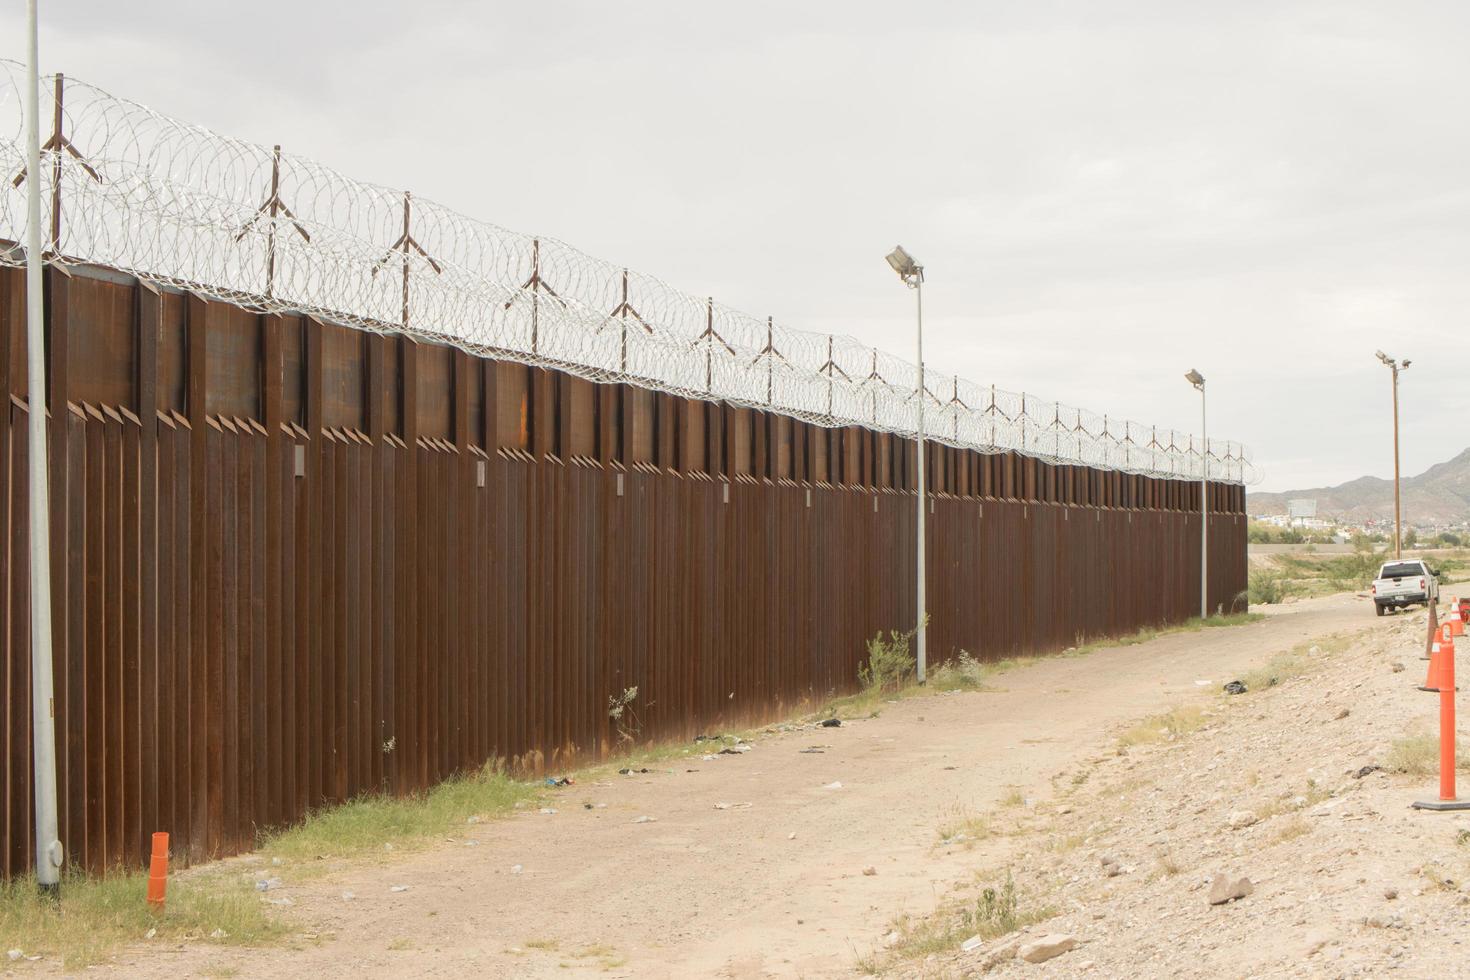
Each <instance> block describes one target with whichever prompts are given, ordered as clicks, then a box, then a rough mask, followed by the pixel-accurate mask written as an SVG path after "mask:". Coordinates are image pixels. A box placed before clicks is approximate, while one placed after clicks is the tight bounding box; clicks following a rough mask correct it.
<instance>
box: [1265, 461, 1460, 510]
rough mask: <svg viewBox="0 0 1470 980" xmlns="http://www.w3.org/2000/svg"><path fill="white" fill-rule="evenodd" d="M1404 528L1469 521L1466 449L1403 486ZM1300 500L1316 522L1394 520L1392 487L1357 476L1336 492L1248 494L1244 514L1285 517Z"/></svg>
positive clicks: (1388, 482) (1390, 483)
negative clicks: (1312, 508) (1309, 503)
mask: <svg viewBox="0 0 1470 980" xmlns="http://www.w3.org/2000/svg"><path fill="white" fill-rule="evenodd" d="M1402 491H1403V509H1404V522H1405V523H1407V524H1457V523H1460V522H1462V521H1470V449H1466V450H1465V451H1464V452H1462V453H1460V455H1458V456H1456V457H1455V458H1454V459H1452V460H1449V461H1448V462H1444V463H1436V464H1435V465H1434V466H1431V467H1430V468H1429V469H1427V470H1425V471H1424V472H1423V473H1420V474H1419V475H1418V476H1411V477H1407V478H1405V479H1404V480H1403V486H1402ZM1299 497H1304V498H1308V499H1315V500H1316V501H1317V516H1318V517H1331V518H1337V519H1339V520H1349V521H1368V520H1373V519H1375V518H1376V519H1386V520H1392V519H1393V481H1392V480H1384V479H1380V478H1379V477H1376V476H1360V477H1358V478H1357V479H1356V480H1349V481H1348V482H1347V483H1344V484H1341V485H1340V486H1335V487H1314V488H1312V489H1310V490H1288V491H1286V492H1285V493H1249V492H1247V493H1246V497H1245V509H1246V511H1247V513H1250V514H1258V515H1262V516H1264V515H1268V514H1284V513H1286V502H1287V501H1288V500H1296V499H1297V498H1299Z"/></svg>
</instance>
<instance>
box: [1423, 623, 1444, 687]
mask: <svg viewBox="0 0 1470 980" xmlns="http://www.w3.org/2000/svg"><path fill="white" fill-rule="evenodd" d="M1440 649H1441V648H1440V643H1439V637H1437V636H1436V637H1435V638H1434V642H1433V643H1431V644H1430V645H1429V670H1427V671H1426V672H1425V674H1424V683H1423V684H1420V685H1419V690H1421V691H1428V692H1429V693H1431V694H1433V693H1435V692H1436V691H1438V690H1439V662H1440V659H1441V657H1442V656H1443V654H1441V652H1440Z"/></svg>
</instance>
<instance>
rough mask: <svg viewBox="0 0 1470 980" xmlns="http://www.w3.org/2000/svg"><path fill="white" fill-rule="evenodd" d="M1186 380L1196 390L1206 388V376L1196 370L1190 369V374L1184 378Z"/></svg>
mask: <svg viewBox="0 0 1470 980" xmlns="http://www.w3.org/2000/svg"><path fill="white" fill-rule="evenodd" d="M1184 380H1185V381H1188V382H1189V383H1190V384H1192V385H1194V386H1195V387H1196V388H1203V387H1204V386H1205V376H1204V375H1203V374H1200V373H1199V372H1198V371H1196V370H1195V369H1194V368H1190V369H1189V373H1188V374H1186V375H1185V376H1184Z"/></svg>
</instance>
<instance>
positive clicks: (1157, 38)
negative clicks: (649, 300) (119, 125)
mask: <svg viewBox="0 0 1470 980" xmlns="http://www.w3.org/2000/svg"><path fill="white" fill-rule="evenodd" d="M41 8H42V34H41V48H42V63H43V68H44V69H45V70H46V71H58V70H59V71H65V72H66V73H67V74H69V75H75V76H77V77H79V78H84V79H86V80H87V81H90V82H92V83H94V84H96V85H99V86H101V87H102V88H105V89H108V90H110V91H112V92H113V93H114V94H117V95H121V96H126V97H129V98H132V99H135V100H137V101H140V102H144V103H146V104H148V105H151V106H153V107H154V108H156V109H158V110H160V111H162V112H165V113H168V114H171V115H175V116H180V117H182V118H184V119H188V120H190V121H193V122H197V123H199V124H201V125H204V126H208V127H209V128H211V129H216V130H219V131H221V132H224V133H228V134H231V135H235V136H240V137H243V138H247V139H251V140H254V141H257V142H261V143H267V144H269V143H276V142H279V143H282V144H283V145H284V146H285V147H286V148H287V149H289V150H291V151H293V152H295V153H299V154H304V155H307V156H312V157H315V158H317V159H319V160H321V161H322V162H324V163H327V164H330V165H332V166H334V167H336V168H337V169H339V170H342V171H344V172H346V173H348V174H350V175H352V176H354V177H358V178H361V179H364V180H368V181H372V182H376V183H383V184H388V185H392V186H397V187H403V188H407V189H409V190H412V191H414V193H415V194H416V195H419V196H423V197H429V198H433V199H435V200H437V201H439V202H441V203H443V204H446V205H448V206H451V207H453V208H456V209H457V210H460V211H464V212H466V213H468V214H471V215H474V216H476V217H480V218H484V219H486V220H488V221H492V222H495V223H497V224H501V225H504V226H506V227H509V228H512V229H515V230H517V231H526V232H536V233H540V234H545V235H550V236H553V237H556V238H560V239H563V240H564V241H567V242H569V243H571V244H573V245H575V246H578V247H579V248H581V249H583V250H584V251H587V252H590V253H591V254H593V255H597V256H600V257H602V258H606V259H608V260H611V261H614V262H619V263H623V264H625V265H627V266H629V267H630V268H635V269H639V270H641V271H644V272H648V273H651V274H654V275H657V276H659V277H661V278H663V279H664V280H666V281H668V282H670V283H671V284H673V285H676V286H679V287H681V288H683V289H686V290H687V291H689V292H692V293H694V294H696V295H706V294H712V295H714V296H715V297H716V298H718V299H720V300H722V301H724V302H726V303H728V304H730V305H732V306H735V307H737V308H740V309H744V310H746V311H747V312H750V313H752V314H756V315H762V316H763V315H766V314H774V315H775V316H776V317H777V318H778V319H780V320H783V321H785V322H786V323H788V324H789V325H791V326H795V327H803V328H806V329H811V330H820V331H837V332H844V333H850V334H852V335H854V336H857V337H858V338H860V339H862V340H864V341H865V342H868V343H872V344H875V345H879V346H882V347H885V348H888V349H891V350H894V351H896V352H899V353H902V354H905V355H907V356H909V357H912V343H913V330H912V323H913V321H912V314H913V303H912V296H911V294H909V293H908V292H907V291H906V290H904V289H903V287H902V285H901V284H900V283H899V282H898V280H897V279H896V278H895V277H894V276H893V274H892V272H891V271H890V270H889V269H888V267H887V265H886V264H885V263H884V261H883V255H884V253H886V252H887V251H888V250H889V249H890V248H891V247H892V246H893V245H894V244H895V243H902V244H903V245H905V246H906V247H907V248H908V249H909V251H911V252H913V253H914V254H915V255H916V256H918V257H919V258H920V259H921V260H922V261H923V262H924V263H925V265H926V267H927V270H928V282H927V285H926V287H925V313H926V331H925V333H926V337H925V340H926V343H925V348H926V354H927V355H928V360H929V362H930V363H931V364H933V365H936V366H939V367H941V368H943V369H945V370H956V371H958V372H959V373H961V374H962V375H964V376H966V377H969V378H972V379H974V380H976V381H981V382H985V383H990V382H994V383H996V384H999V385H1001V386H1002V387H1006V388H1010V389H1013V390H1025V391H1028V392H1035V393H1037V394H1038V395H1040V396H1042V397H1045V398H1060V399H1061V400H1063V401H1065V402H1069V403H1071V404H1075V405H1081V406H1084V407H1087V408H1090V409H1093V410H1095V411H1099V412H1107V413H1109V414H1111V415H1113V416H1126V417H1129V418H1132V419H1135V420H1138V421H1142V422H1147V423H1156V424H1158V425H1161V426H1172V427H1176V428H1179V429H1183V430H1187V431H1196V432H1197V431H1198V426H1199V398H1198V396H1197V395H1195V393H1194V392H1193V391H1191V390H1190V389H1189V387H1188V385H1187V383H1186V382H1185V381H1184V379H1183V377H1182V375H1183V373H1184V372H1185V371H1186V370H1187V369H1189V368H1190V367H1197V368H1198V369H1199V370H1200V371H1201V372H1203V373H1204V374H1205V375H1206V377H1207V378H1208V379H1209V391H1210V430H1211V433H1212V435H1216V436H1221V437H1227V438H1234V439H1239V440H1241V441H1243V442H1245V443H1247V444H1248V445H1250V446H1251V447H1252V448H1253V450H1254V452H1255V457H1256V461H1257V463H1258V464H1259V465H1260V466H1261V467H1262V469H1263V470H1264V473H1265V479H1264V481H1263V482H1262V483H1261V484H1260V485H1259V487H1258V489H1269V490H1282V489H1294V488H1301V487H1308V486H1315V485H1319V484H1330V483H1336V482H1339V481H1341V480H1344V479H1349V478H1352V477H1355V476H1360V475H1362V474H1364V473H1373V474H1377V475H1391V474H1392V466H1393V460H1392V443H1391V422H1390V403H1389V379H1388V372H1387V370H1386V369H1385V368H1384V367H1382V366H1381V365H1380V364H1379V363H1378V362H1377V361H1376V360H1375V359H1374V357H1373V351H1374V349H1375V348H1378V347H1383V348H1384V349H1386V350H1388V351H1389V352H1390V353H1392V354H1395V355H1398V356H1400V357H1409V358H1412V359H1414V361H1415V363H1414V366H1413V367H1412V368H1411V369H1410V370H1409V371H1408V372H1407V373H1406V374H1405V375H1404V377H1403V382H1404V384H1403V400H1402V410H1403V413H1404V434H1403V435H1404V466H1405V471H1406V473H1415V472H1419V471H1421V470H1423V469H1425V468H1427V467H1428V466H1429V465H1430V464H1432V463H1434V462H1437V461H1440V460H1443V459H1447V458H1449V457H1450V456H1451V455H1453V454H1454V453H1456V452H1458V451H1459V450H1460V449H1462V448H1464V447H1465V446H1466V445H1467V443H1470V436H1467V435H1466V423H1467V421H1470V410H1467V409H1470V399H1467V395H1466V391H1467V389H1470V383H1467V380H1470V372H1467V369H1470V330H1467V329H1466V327H1465V326H1464V324H1463V319H1464V314H1463V311H1464V310H1465V308H1466V306H1467V299H1470V285H1467V277H1466V275H1465V269H1466V265H1467V259H1470V125H1467V118H1470V114H1467V111H1466V105H1465V102H1466V100H1467V93H1470V58H1467V56H1466V51H1467V49H1470V44H1467V42H1470V4H1466V3H1463V2H1460V0H1446V2H1441V3H1430V2H1418V3H1416V2H1402V0H1400V2H1395V3H1383V2H1356V3H1355V2H1348V0H1331V2H1325V0H1324V2H1291V0H1272V2H1250V0H1230V2H1223V0H1222V2H1214V3H1203V2H1186V0H1155V2H1106V0H1079V2H1043V0H1028V2H1019V0H1013V2H1009V3H991V2H974V0H966V2H953V3H938V2H935V3H898V2H890V3H869V2H855V0H842V2H826V0H824V2H814V0H803V2H800V3H797V2H792V0H786V2H763V0H742V2H740V3H733V4H732V3H726V4H714V3H695V2H690V0H679V2H636V0H625V2H623V3H608V2H606V0H598V2H580V0H578V2H557V0H542V2H539V3H527V2H515V3H511V2H480V3H450V2H445V0H416V2H413V3H403V2H401V0H400V2H394V3H388V2H384V0H357V2H355V3H352V4H344V3H340V2H334V3H326V2H312V0H292V2H284V0H255V2H252V3H250V4H246V5H241V4H235V3H230V4H225V3H206V2H202V0H148V2H147V3H143V4H125V3H117V2H115V0H70V2H59V0H41ZM22 16H23V5H22V4H20V3H18V2H13V3H6V4H4V6H3V7H0V39H3V40H0V45H3V50H0V56H5V57H10V58H13V59H16V60H21V59H23V58H24V55H25V52H24V48H23V30H22V27H23V21H22ZM901 17H902V18H905V19H906V21H907V22H906V23H905V22H903V21H901V20H900V18H901Z"/></svg>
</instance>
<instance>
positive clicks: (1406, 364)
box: [1399, 357, 1414, 368]
mask: <svg viewBox="0 0 1470 980" xmlns="http://www.w3.org/2000/svg"><path fill="white" fill-rule="evenodd" d="M1413 363H1414V362H1413V361H1411V360H1409V359H1408V358H1407V357H1406V358H1404V363H1402V364H1400V365H1399V367H1401V368H1407V367H1408V366H1409V365H1410V364H1413Z"/></svg>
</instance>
